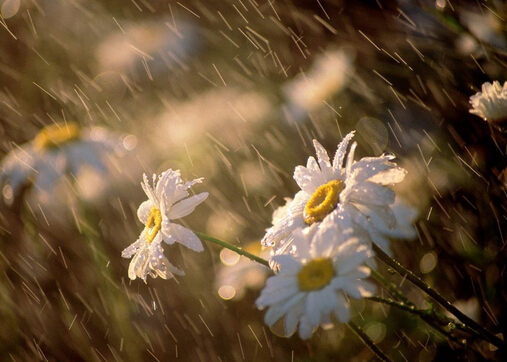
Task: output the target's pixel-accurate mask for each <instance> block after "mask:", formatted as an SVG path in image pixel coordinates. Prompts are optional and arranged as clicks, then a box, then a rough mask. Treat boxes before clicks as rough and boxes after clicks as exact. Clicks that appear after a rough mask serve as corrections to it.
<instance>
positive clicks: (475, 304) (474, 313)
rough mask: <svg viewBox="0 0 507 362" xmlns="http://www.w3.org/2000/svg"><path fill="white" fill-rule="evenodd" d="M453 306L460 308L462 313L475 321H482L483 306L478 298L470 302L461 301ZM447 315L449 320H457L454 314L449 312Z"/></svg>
mask: <svg viewBox="0 0 507 362" xmlns="http://www.w3.org/2000/svg"><path fill="white" fill-rule="evenodd" d="M452 304H453V305H454V306H455V307H456V308H458V309H459V311H460V312H462V313H463V314H465V315H466V316H467V317H470V318H472V319H473V320H474V321H476V322H479V321H480V320H481V305H480V303H479V301H478V300H477V298H475V297H472V298H470V299H468V300H464V299H459V300H457V301H455V302H454V303H452ZM445 315H446V316H447V317H449V318H455V317H454V315H453V314H451V313H450V312H447V311H446V312H445Z"/></svg>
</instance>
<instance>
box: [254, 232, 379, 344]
mask: <svg viewBox="0 0 507 362" xmlns="http://www.w3.org/2000/svg"><path fill="white" fill-rule="evenodd" d="M322 230H324V229H319V230H318V231H317V232H316V234H314V235H313V236H310V234H311V233H310V234H309V233H307V232H304V231H302V230H301V229H298V230H296V231H294V233H293V235H294V246H295V249H296V250H295V252H294V253H293V254H291V255H275V256H274V257H272V260H273V262H274V263H275V264H277V265H278V270H279V271H278V274H277V275H275V276H272V277H270V278H268V280H267V282H266V286H265V287H264V289H263V290H262V292H261V295H260V296H259V298H258V299H257V301H256V305H257V307H258V308H259V309H262V308H265V307H268V311H267V312H266V314H265V316H264V322H265V323H266V324H267V325H268V326H273V325H274V324H275V323H277V322H278V321H279V320H280V319H282V318H285V319H284V327H285V332H286V335H291V334H292V333H294V332H295V330H296V328H297V327H298V325H299V335H300V336H301V338H303V339H308V338H310V337H311V335H312V333H313V331H314V329H315V328H317V327H318V326H319V325H321V324H329V323H331V322H332V316H335V317H336V318H337V319H338V320H339V321H340V322H343V323H344V322H348V321H349V320H350V307H349V303H348V301H347V298H346V295H348V296H350V297H352V298H354V299H360V298H364V297H369V296H372V295H373V293H374V292H375V286H374V285H373V284H371V283H370V282H368V281H366V280H363V279H364V278H367V277H368V276H369V275H370V269H369V268H367V267H365V266H364V265H363V264H364V263H365V262H366V261H367V260H368V258H369V249H368V248H367V247H366V246H365V245H364V244H362V243H361V242H360V241H359V240H358V239H357V238H352V239H349V240H348V241H346V242H343V243H339V244H338V246H336V244H337V243H336V240H333V238H331V239H330V238H329V236H334V237H335V238H338V235H339V233H337V232H333V233H330V234H327V235H325V236H323V235H321V234H322Z"/></svg>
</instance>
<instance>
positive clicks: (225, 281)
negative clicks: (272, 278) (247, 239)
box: [215, 241, 270, 300]
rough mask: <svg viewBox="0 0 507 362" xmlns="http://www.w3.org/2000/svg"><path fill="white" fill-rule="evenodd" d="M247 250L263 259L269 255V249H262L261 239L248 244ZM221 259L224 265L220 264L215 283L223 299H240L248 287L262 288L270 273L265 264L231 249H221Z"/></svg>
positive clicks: (253, 288)
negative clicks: (241, 255)
mask: <svg viewBox="0 0 507 362" xmlns="http://www.w3.org/2000/svg"><path fill="white" fill-rule="evenodd" d="M245 250H246V251H248V252H249V253H252V254H254V255H257V256H260V257H261V258H263V259H267V258H268V257H269V250H261V243H260V242H259V241H256V242H252V243H250V244H248V245H247V246H246V247H245ZM220 260H221V261H222V263H223V264H224V265H221V266H220V270H219V271H218V275H217V279H216V281H215V285H216V287H217V289H218V294H219V295H220V297H221V298H223V299H227V300H229V299H233V300H239V299H241V298H243V296H244V295H245V292H246V290H247V289H252V290H258V289H260V288H261V287H262V285H263V284H264V281H265V280H266V277H267V276H268V274H269V273H270V270H269V269H268V268H266V267H265V266H264V265H262V264H259V263H256V262H254V261H252V260H249V259H247V258H242V257H240V256H239V255H238V254H236V253H234V252H232V251H230V250H229V249H223V250H222V251H221V253H220Z"/></svg>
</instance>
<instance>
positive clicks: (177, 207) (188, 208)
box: [167, 192, 209, 220]
mask: <svg viewBox="0 0 507 362" xmlns="http://www.w3.org/2000/svg"><path fill="white" fill-rule="evenodd" d="M208 195H209V194H208V193H207V192H202V193H200V194H199V195H194V196H191V197H189V198H187V199H184V200H181V201H179V202H178V203H176V204H174V205H173V206H172V207H171V209H170V210H169V213H168V215H167V216H168V217H169V219H170V220H175V219H179V218H182V217H184V216H187V215H188V214H190V213H191V212H192V211H194V209H195V207H196V206H197V205H199V204H200V203H202V202H203V201H204V200H206V198H207V197H208Z"/></svg>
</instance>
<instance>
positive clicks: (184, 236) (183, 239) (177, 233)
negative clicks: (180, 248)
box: [170, 223, 204, 252]
mask: <svg viewBox="0 0 507 362" xmlns="http://www.w3.org/2000/svg"><path fill="white" fill-rule="evenodd" d="M170 232H171V235H172V236H174V238H176V240H177V242H178V243H180V244H181V245H184V246H186V247H187V248H189V249H192V250H193V251H198V252H201V251H203V250H204V246H203V245H202V243H201V240H199V238H198V237H197V236H196V235H195V234H194V233H193V232H192V231H190V230H188V229H187V228H185V227H183V226H181V225H178V224H174V223H171V227H170Z"/></svg>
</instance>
